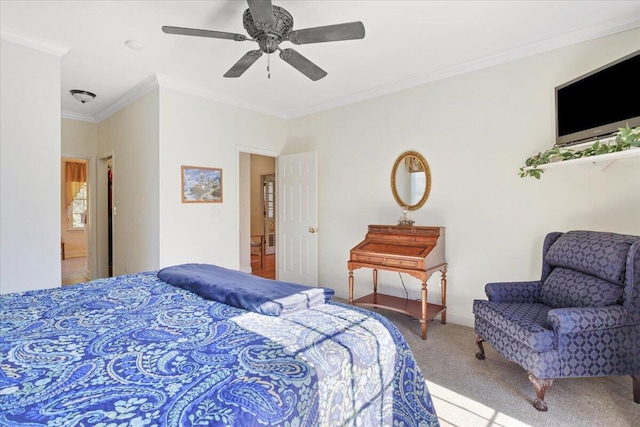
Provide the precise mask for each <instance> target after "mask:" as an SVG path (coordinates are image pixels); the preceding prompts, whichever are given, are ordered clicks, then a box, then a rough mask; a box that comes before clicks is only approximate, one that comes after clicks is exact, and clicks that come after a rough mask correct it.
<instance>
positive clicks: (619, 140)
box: [520, 125, 640, 179]
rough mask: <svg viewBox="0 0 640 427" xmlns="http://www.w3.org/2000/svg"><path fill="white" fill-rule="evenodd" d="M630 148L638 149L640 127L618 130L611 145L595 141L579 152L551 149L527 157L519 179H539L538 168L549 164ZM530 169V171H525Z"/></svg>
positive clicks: (541, 171) (557, 148)
mask: <svg viewBox="0 0 640 427" xmlns="http://www.w3.org/2000/svg"><path fill="white" fill-rule="evenodd" d="M632 147H640V126H638V127H635V128H630V127H629V126H628V125H627V127H624V128H619V129H618V132H616V139H615V141H614V142H613V143H612V144H606V143H601V142H600V141H596V142H594V143H593V145H591V146H590V147H587V148H585V149H582V150H580V151H573V150H569V149H563V148H560V147H553V148H550V149H548V150H547V151H544V152H541V153H538V154H536V155H533V156H531V157H529V158H528V159H527V160H526V161H525V162H524V166H523V167H521V168H520V177H521V178H524V177H527V176H531V177H534V178H535V179H540V176H541V175H542V173H543V172H544V171H543V170H542V169H538V166H540V165H545V164H547V163H551V162H557V161H564V160H571V159H579V158H581V157H590V156H598V155H600V154H607V153H615V152H617V151H624V150H628V149H629V148H632ZM526 167H531V169H526V170H525V168H526Z"/></svg>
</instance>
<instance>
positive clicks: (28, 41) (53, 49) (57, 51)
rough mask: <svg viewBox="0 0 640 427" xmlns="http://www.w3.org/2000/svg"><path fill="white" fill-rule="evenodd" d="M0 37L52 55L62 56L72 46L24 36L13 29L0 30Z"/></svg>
mask: <svg viewBox="0 0 640 427" xmlns="http://www.w3.org/2000/svg"><path fill="white" fill-rule="evenodd" d="M0 38H1V39H2V40H7V41H10V42H12V43H16V44H19V45H21V46H25V47H29V48H31V49H35V50H39V51H41V52H45V53H48V54H50V55H54V56H57V57H59V58H62V57H63V56H65V55H66V54H67V53H68V52H69V50H71V48H70V47H69V46H65V45H63V44H60V43H54V42H50V41H47V40H42V39H38V38H36V37H30V36H24V35H21V34H17V33H14V32H11V31H6V30H0Z"/></svg>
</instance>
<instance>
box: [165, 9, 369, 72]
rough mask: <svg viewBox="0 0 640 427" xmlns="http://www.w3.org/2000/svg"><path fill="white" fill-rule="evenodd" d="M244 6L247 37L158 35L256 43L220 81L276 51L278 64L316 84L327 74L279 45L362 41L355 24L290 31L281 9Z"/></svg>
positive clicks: (176, 30) (186, 31) (178, 30)
mask: <svg viewBox="0 0 640 427" xmlns="http://www.w3.org/2000/svg"><path fill="white" fill-rule="evenodd" d="M247 3H248V5H249V8H248V9H247V10H245V12H244V15H243V16H242V23H243V25H244V28H245V30H247V33H249V36H250V37H247V36H245V35H243V34H235V33H227V32H222V31H211V30H200V29H195V28H184V27H169V26H163V27H162V31H164V32H165V33H167V34H180V35H185V36H197V37H211V38H215V39H228V40H235V41H238V42H242V41H246V40H249V41H253V42H256V43H258V46H259V48H260V49H258V50H250V51H249V52H247V53H245V55H244V56H243V57H242V58H240V60H239V61H238V62H236V63H235V65H234V66H233V67H231V68H230V69H229V71H227V72H226V73H225V74H224V77H240V76H241V75H242V74H243V73H244V72H245V71H247V69H248V68H249V67H250V66H251V65H252V64H253V63H254V62H256V61H257V60H258V58H260V57H261V56H262V53H263V52H264V53H266V54H271V53H274V52H275V51H279V52H280V58H282V60H284V61H285V62H286V63H288V64H290V65H291V66H292V67H293V68H295V69H296V70H298V71H300V72H301V73H302V74H304V75H305V76H307V77H309V78H310V79H311V80H313V81H316V80H320V79H321V78H323V77H324V76H326V75H327V72H326V71H324V70H323V69H322V68H320V67H318V66H317V65H316V64H314V63H313V62H311V61H309V60H308V59H307V58H305V57H304V56H302V55H301V54H299V53H298V52H297V51H295V50H293V49H290V48H285V49H281V48H280V43H282V42H285V41H289V42H291V43H293V44H298V45H299V44H309V43H323V42H333V41H341V40H356V39H363V38H364V25H363V24H362V22H359V21H358V22H348V23H344V24H335V25H325V26H322V27H314V28H306V29H303V30H293V31H292V28H293V17H292V16H291V14H290V13H289V12H287V11H286V10H285V9H284V8H282V7H279V6H273V5H272V4H271V0H247ZM267 71H268V68H267Z"/></svg>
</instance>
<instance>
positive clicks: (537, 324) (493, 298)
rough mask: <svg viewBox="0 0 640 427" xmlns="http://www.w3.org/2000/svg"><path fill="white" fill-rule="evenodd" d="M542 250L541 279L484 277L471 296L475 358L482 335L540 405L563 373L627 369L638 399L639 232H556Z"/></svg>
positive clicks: (586, 374) (481, 351) (543, 407)
mask: <svg viewBox="0 0 640 427" xmlns="http://www.w3.org/2000/svg"><path fill="white" fill-rule="evenodd" d="M542 255H543V263H542V277H541V279H540V280H536V281H531V282H506V283H489V284H487V285H486V287H485V292H486V294H487V297H488V298H489V300H488V301H487V300H475V301H474V302H473V313H474V315H475V332H476V344H477V345H478V348H479V351H478V353H476V357H477V358H478V359H481V360H482V359H484V358H485V354H484V348H483V346H482V343H483V341H487V342H489V343H490V344H491V345H492V346H493V347H494V348H495V349H496V351H497V352H498V353H500V354H501V355H502V356H504V357H505V358H507V359H509V360H511V361H513V362H516V363H518V364H519V365H521V366H522V367H523V368H524V369H525V370H526V371H527V372H528V374H529V380H531V382H532V383H533V385H534V388H535V390H536V399H535V400H534V402H533V406H534V407H535V408H536V409H538V410H539V411H546V410H547V404H546V403H545V401H544V394H545V391H546V390H547V388H549V387H550V386H551V384H552V383H553V380H554V379H555V378H567V377H592V376H609V375H631V376H632V378H633V399H634V401H635V402H636V403H640V236H629V235H622V234H615V233H604V232H596V231H569V232H567V233H557V232H554V233H549V234H548V235H547V236H546V238H545V241H544V246H543V249H542Z"/></svg>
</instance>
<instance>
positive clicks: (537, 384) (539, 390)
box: [528, 372, 553, 411]
mask: <svg viewBox="0 0 640 427" xmlns="http://www.w3.org/2000/svg"><path fill="white" fill-rule="evenodd" d="M528 374H529V381H531V382H532V383H533V387H534V388H535V389H536V400H534V401H533V407H534V408H536V409H537V410H538V411H546V410H547V404H546V403H545V401H544V393H545V392H546V391H547V389H548V388H549V387H551V385H552V384H553V380H552V379H548V380H541V379H539V378H537V377H536V376H535V375H533V374H532V373H531V372H529V373H528Z"/></svg>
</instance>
